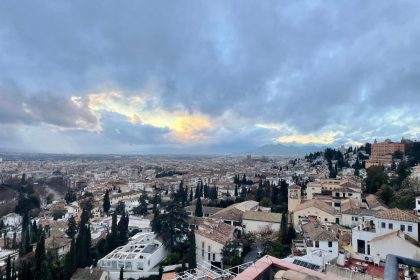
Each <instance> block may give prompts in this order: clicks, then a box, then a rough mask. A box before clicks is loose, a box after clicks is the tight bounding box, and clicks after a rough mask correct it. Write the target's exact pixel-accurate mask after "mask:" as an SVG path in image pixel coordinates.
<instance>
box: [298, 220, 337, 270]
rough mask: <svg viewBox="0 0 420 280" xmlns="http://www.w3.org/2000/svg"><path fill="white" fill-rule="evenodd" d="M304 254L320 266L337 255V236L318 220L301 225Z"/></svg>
mask: <svg viewBox="0 0 420 280" xmlns="http://www.w3.org/2000/svg"><path fill="white" fill-rule="evenodd" d="M302 233H303V236H304V242H305V245H306V254H307V255H308V256H309V257H310V259H311V263H314V264H317V265H319V266H320V267H324V265H325V264H326V263H328V262H330V261H331V260H333V259H335V258H337V257H338V238H337V237H336V235H335V233H334V232H332V231H331V230H328V229H327V227H326V226H325V225H321V224H320V223H318V222H314V223H307V224H305V225H302Z"/></svg>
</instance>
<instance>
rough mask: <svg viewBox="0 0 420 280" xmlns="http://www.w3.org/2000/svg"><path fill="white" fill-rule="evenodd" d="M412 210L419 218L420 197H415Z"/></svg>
mask: <svg viewBox="0 0 420 280" xmlns="http://www.w3.org/2000/svg"><path fill="white" fill-rule="evenodd" d="M414 210H415V211H416V213H417V216H420V196H418V197H416V208H414Z"/></svg>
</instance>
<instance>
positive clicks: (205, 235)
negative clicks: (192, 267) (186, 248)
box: [195, 218, 235, 264]
mask: <svg viewBox="0 0 420 280" xmlns="http://www.w3.org/2000/svg"><path fill="white" fill-rule="evenodd" d="M195 225H196V230H195V244H196V259H197V262H202V261H207V262H210V263H215V264H217V263H220V262H221V261H222V249H223V247H224V246H225V245H226V243H227V242H229V241H230V240H232V239H233V233H234V231H235V227H233V226H231V225H228V224H226V223H224V222H223V221H222V220H216V219H212V218H195Z"/></svg>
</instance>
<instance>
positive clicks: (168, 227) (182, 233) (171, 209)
mask: <svg viewBox="0 0 420 280" xmlns="http://www.w3.org/2000/svg"><path fill="white" fill-rule="evenodd" d="M187 217H188V216H187V213H186V212H185V210H184V208H182V207H181V206H180V205H179V204H178V203H175V202H172V203H170V204H169V205H168V206H167V207H166V213H165V214H160V215H159V216H158V219H159V220H158V221H157V222H159V223H160V226H159V228H158V229H157V231H156V233H157V234H158V236H160V237H161V238H162V240H163V243H164V244H165V246H166V247H167V248H168V249H169V250H170V251H172V252H174V251H176V250H179V249H181V247H182V244H183V242H184V240H185V237H186V236H187V235H188V224H187V222H186V219H187ZM155 218H156V217H155ZM155 218H154V219H155Z"/></svg>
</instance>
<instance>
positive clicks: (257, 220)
mask: <svg viewBox="0 0 420 280" xmlns="http://www.w3.org/2000/svg"><path fill="white" fill-rule="evenodd" d="M280 222H281V214H280V213H266V212H259V211H246V212H245V213H244V215H243V216H242V226H243V228H244V232H245V233H248V232H259V231H262V230H266V229H270V230H272V231H279V230H280Z"/></svg>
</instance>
